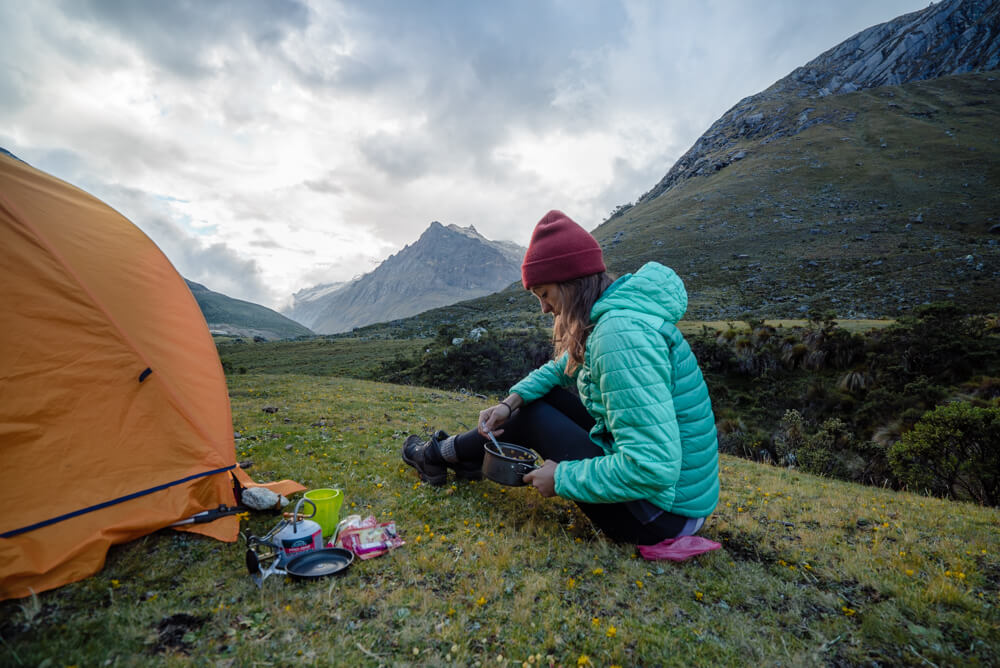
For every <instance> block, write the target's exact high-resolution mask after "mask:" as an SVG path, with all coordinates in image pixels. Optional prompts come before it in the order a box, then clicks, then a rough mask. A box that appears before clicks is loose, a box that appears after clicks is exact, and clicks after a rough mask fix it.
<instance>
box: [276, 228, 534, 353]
mask: <svg viewBox="0 0 1000 668" xmlns="http://www.w3.org/2000/svg"><path fill="white" fill-rule="evenodd" d="M523 255H524V249H523V248H521V247H520V246H518V245H517V244H514V243H513V242H509V241H490V240H488V239H486V238H485V237H483V236H482V235H481V234H479V232H478V231H477V230H476V229H475V227H473V226H471V225H470V226H468V227H459V226H457V225H454V224H451V225H447V226H446V225H443V224H442V223H440V222H438V221H432V222H431V223H430V225H428V227H427V229H426V230H424V232H423V233H422V234H421V235H420V237H419V238H418V239H417V240H416V241H415V242H413V243H412V244H407V245H405V246H404V247H403V248H402V249H401V250H399V251H398V252H396V253H394V254H392V255H390V256H389V257H388V258H386V259H385V260H384V261H383V262H382V263H381V264H380V265H379V266H378V267H376V268H375V269H374V270H373V271H371V272H369V273H367V274H364V275H363V276H361V277H359V278H357V279H355V280H353V281H350V282H349V283H347V284H346V285H343V286H342V287H340V288H338V289H334V290H327V291H326V292H325V293H324V294H322V295H319V296H317V297H315V298H312V299H306V298H304V297H306V296H307V295H308V293H305V292H303V291H299V292H297V293H296V300H295V302H294V304H293V306H292V307H291V308H289V309H287V310H285V311H284V313H285V314H286V315H288V317H291V318H293V319H295V320H298V321H299V322H303V323H304V324H307V325H308V326H310V327H311V328H312V329H313V330H314V331H316V332H318V333H321V334H336V333H340V332H344V331H348V330H350V329H352V328H354V327H363V326H365V325H369V324H372V323H375V322H384V321H389V320H395V319H399V318H405V317H408V316H412V315H416V314H418V313H421V312H423V311H426V310H428V309H430V308H435V307H440V306H446V305H448V304H453V303H455V302H460V301H463V300H466V299H471V298H475V297H479V296H483V295H487V294H490V293H492V292H495V291H497V290H500V289H502V288H504V287H506V286H508V285H510V284H511V283H512V282H514V281H516V280H517V279H518V278H519V277H520V263H521V258H522V257H523ZM300 295H301V297H302V298H300Z"/></svg>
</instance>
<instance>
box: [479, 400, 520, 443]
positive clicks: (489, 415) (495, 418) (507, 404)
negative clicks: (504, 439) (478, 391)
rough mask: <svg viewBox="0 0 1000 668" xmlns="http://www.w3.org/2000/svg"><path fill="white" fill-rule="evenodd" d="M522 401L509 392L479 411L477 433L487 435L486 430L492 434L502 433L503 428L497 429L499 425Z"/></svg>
mask: <svg viewBox="0 0 1000 668" xmlns="http://www.w3.org/2000/svg"><path fill="white" fill-rule="evenodd" d="M521 403H522V401H521V397H519V396H518V395H516V394H511V395H510V396H508V397H507V398H506V399H504V400H503V401H501V402H500V403H499V404H497V405H495V406H490V407H489V408H487V409H485V410H482V411H479V433H480V434H481V435H483V436H487V435H488V434H487V432H490V431H491V432H493V435H494V436H499V435H500V434H502V433H503V429H497V427H499V426H500V425H502V424H503V423H505V422H506V421H507V420H509V419H510V416H511V415H512V414H513V413H514V409H515V408H517V407H518V406H520V405H521Z"/></svg>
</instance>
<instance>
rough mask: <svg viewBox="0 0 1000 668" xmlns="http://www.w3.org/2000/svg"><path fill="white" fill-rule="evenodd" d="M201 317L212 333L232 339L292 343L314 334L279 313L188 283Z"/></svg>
mask: <svg viewBox="0 0 1000 668" xmlns="http://www.w3.org/2000/svg"><path fill="white" fill-rule="evenodd" d="M187 284H188V287H189V288H190V289H191V294H193V295H194V298H195V300H196V301H197V302H198V306H199V307H200V308H201V312H202V315H204V316H205V321H206V322H207V323H208V328H209V329H211V330H213V331H223V332H226V333H227V334H231V335H233V336H246V337H249V338H253V337H255V336H257V337H262V338H265V339H290V338H295V337H297V336H312V335H313V332H312V330H310V329H309V328H308V327H304V326H303V325H300V324H299V323H297V322H295V321H294V320H290V319H288V318H286V317H285V316H283V315H281V314H280V313H278V312H277V311H274V310H271V309H269V308H267V307H264V306H261V305H259V304H254V303H252V302H247V301H243V300H241V299H233V298H232V297H227V296H226V295H224V294H221V293H218V292H213V291H212V290H209V289H208V288H206V287H205V286H204V285H200V284H198V283H194V282H192V281H187Z"/></svg>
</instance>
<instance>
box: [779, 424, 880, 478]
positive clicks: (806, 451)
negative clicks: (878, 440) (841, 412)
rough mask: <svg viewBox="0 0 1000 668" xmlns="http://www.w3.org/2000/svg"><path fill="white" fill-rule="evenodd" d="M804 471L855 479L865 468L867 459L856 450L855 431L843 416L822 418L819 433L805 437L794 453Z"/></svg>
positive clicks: (817, 431)
mask: <svg viewBox="0 0 1000 668" xmlns="http://www.w3.org/2000/svg"><path fill="white" fill-rule="evenodd" d="M795 458H796V460H797V461H798V463H799V466H800V467H801V468H802V470H803V471H807V472H808V473H815V474H817V475H825V476H831V477H834V478H840V479H841V480H855V479H856V477H857V475H858V474H859V472H860V470H863V469H864V460H863V459H862V458H861V456H860V455H859V454H858V453H857V452H855V450H854V434H853V433H852V432H851V431H850V430H849V429H848V426H847V424H846V423H845V422H844V421H843V420H841V419H840V418H829V419H827V420H824V421H823V424H821V425H820V426H819V428H818V429H817V430H816V433H814V434H810V435H808V436H806V437H805V438H804V442H803V443H802V444H801V445H800V447H799V448H798V451H797V452H796V453H795Z"/></svg>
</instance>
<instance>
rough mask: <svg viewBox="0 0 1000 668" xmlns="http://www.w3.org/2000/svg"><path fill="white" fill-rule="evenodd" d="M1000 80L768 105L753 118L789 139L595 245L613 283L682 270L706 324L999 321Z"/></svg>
mask: <svg viewBox="0 0 1000 668" xmlns="http://www.w3.org/2000/svg"><path fill="white" fill-rule="evenodd" d="M998 76H1000V74H998V73H997V72H991V73H985V74H969V75H962V76H956V77H945V78H941V79H935V80H931V81H922V82H917V83H911V84H907V85H904V86H887V87H882V88H876V89H872V90H867V91H861V92H856V93H851V94H847V95H837V96H830V97H826V98H821V99H798V98H796V99H775V100H770V101H766V102H762V103H761V105H760V107H759V108H756V109H754V111H755V112H756V113H760V114H762V116H763V118H764V119H765V121H764V122H765V123H770V122H772V121H773V120H775V119H777V120H779V121H780V122H779V123H778V126H779V127H780V128H781V129H780V130H777V131H775V132H773V133H771V134H768V133H766V132H765V133H757V134H755V136H754V138H753V140H745V141H740V142H737V143H736V144H735V145H730V146H727V147H726V149H725V154H724V155H723V154H721V153H720V154H719V155H716V156H714V157H715V159H716V160H717V162H716V165H717V166H718V167H719V170H718V171H711V170H710V173H706V174H704V175H702V176H696V177H693V178H691V179H688V180H686V181H683V182H681V183H680V184H678V185H677V186H675V187H674V188H673V189H672V190H669V191H667V192H666V193H665V194H663V195H661V196H659V197H657V198H656V199H652V200H650V201H647V202H643V203H641V204H638V205H636V206H634V207H632V208H627V209H625V210H624V211H622V212H620V213H619V214H618V215H616V216H614V217H613V218H611V219H610V220H608V221H607V222H606V223H604V224H603V225H601V226H600V227H599V228H597V230H596V231H595V236H597V238H598V239H599V240H600V241H601V242H602V244H604V245H605V246H606V248H607V250H606V257H607V259H608V263H609V265H610V267H611V268H612V269H613V270H615V271H618V272H624V271H632V270H633V269H634V268H635V267H638V266H640V265H641V264H642V263H644V262H646V261H648V260H658V261H660V262H663V263H664V264H667V265H669V266H672V267H674V268H675V269H676V270H677V271H678V273H680V274H681V276H682V277H683V278H684V279H685V281H686V283H687V286H688V290H689V292H690V294H691V306H690V309H689V317H692V318H705V319H712V318H725V317H736V316H739V315H740V314H752V315H755V316H757V317H789V316H794V315H795V314H796V313H798V312H805V311H807V310H808V309H809V308H821V309H826V308H830V309H833V310H834V311H835V312H836V313H837V314H838V316H840V317H886V316H888V317H893V316H895V315H897V314H899V313H902V312H906V311H907V310H909V309H911V308H912V307H913V306H915V305H917V304H920V303H923V302H925V301H935V300H941V299H950V300H952V301H955V302H956V303H958V304H959V305H961V306H962V307H964V308H967V309H969V310H970V311H972V312H977V311H979V310H981V309H984V308H985V309H987V310H988V309H990V308H992V305H994V304H996V303H997V302H998V301H1000V290H998V287H997V286H998V285H1000V246H998V241H1000V227H998V225H1000V214H998V211H1000V187H998V186H1000V138H998V136H997V132H996V128H997V127H1000V105H998V104H997V101H998V92H1000V85H998V83H997V77H998ZM800 127H801V128H804V129H802V130H801V131H798V128H800ZM740 152H743V153H744V157H742V158H741V159H739V160H733V158H732V156H733V155H734V154H735V155H738V154H739V153H740Z"/></svg>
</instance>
